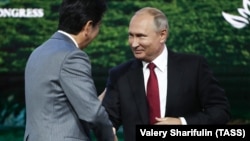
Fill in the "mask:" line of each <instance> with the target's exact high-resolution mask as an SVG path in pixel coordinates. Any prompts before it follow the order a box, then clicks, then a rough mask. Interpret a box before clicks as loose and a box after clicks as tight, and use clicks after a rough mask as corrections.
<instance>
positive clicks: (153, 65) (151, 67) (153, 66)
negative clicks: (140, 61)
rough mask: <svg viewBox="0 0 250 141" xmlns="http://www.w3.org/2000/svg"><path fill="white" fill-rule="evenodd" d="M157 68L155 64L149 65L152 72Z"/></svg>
mask: <svg viewBox="0 0 250 141" xmlns="http://www.w3.org/2000/svg"><path fill="white" fill-rule="evenodd" d="M155 67H156V65H155V64H154V63H152V62H151V63H149V64H148V68H149V69H150V70H154V68H155Z"/></svg>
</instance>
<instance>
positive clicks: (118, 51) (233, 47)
mask: <svg viewBox="0 0 250 141" xmlns="http://www.w3.org/2000/svg"><path fill="white" fill-rule="evenodd" d="M60 2H61V0H54V1H49V0H44V1H34V0H0V8H43V9H44V12H45V15H44V17H43V18H1V17H0V20H1V22H0V29H1V30H0V74H1V77H0V78H1V85H0V86H2V87H3V88H4V89H3V88H1V92H0V93H1V95H0V114H1V117H0V124H1V123H3V122H4V121H5V119H4V118H6V117H9V115H10V114H9V113H6V112H3V111H8V110H10V111H8V112H10V113H13V111H14V113H15V114H18V113H20V111H21V110H22V108H23V107H24V98H23V96H24V92H23V71H24V68H25V64H26V61H27V59H28V57H29V55H30V53H31V52H32V51H33V50H34V48H36V47H37V46H39V45H40V44H42V43H43V42H44V41H45V40H47V39H48V38H49V37H50V36H51V35H52V34H53V33H54V32H55V31H56V29H57V22H58V8H59V3H60ZM146 6H151V7H156V8H159V9H161V10H162V11H163V12H164V13H165V14H166V16H167V18H168V20H169V25H170V32H169V37H168V40H167V42H166V44H167V47H168V48H170V49H172V50H175V51H178V52H187V53H196V54H201V55H203V56H205V57H206V58H207V59H208V61H209V63H210V64H211V66H213V69H214V70H215V74H216V75H218V76H219V78H220V80H221V82H222V85H223V87H225V89H226V92H227V94H228V95H229V96H231V98H232V99H233V100H234V99H236V98H238V99H239V98H240V100H245V101H246V103H244V102H243V103H244V105H245V109H244V108H242V107H240V108H239V107H237V106H233V108H232V110H234V111H233V116H234V117H242V118H249V114H244V113H245V112H244V111H247V109H246V107H247V106H248V105H249V102H248V101H247V100H249V96H248V95H247V94H249V83H250V79H249V76H250V73H249V71H248V70H249V66H250V45H249V41H250V36H249V35H250V30H249V29H250V25H248V26H247V27H246V28H244V29H235V28H233V27H232V26H231V25H230V24H229V23H228V22H226V20H225V19H224V18H223V17H222V11H225V12H228V13H231V14H234V15H239V13H238V8H241V7H242V0H238V1H237V0H235V1H230V2H229V1H228V0H196V1H192V0H157V1H156V0H152V1H149V0H146V1H145V0H134V1H131V0H124V1H117V0H109V1H108V11H107V12H106V13H105V15H104V17H103V21H102V25H101V28H100V33H99V35H98V36H97V38H96V39H95V40H94V41H93V42H92V43H91V44H90V45H89V46H88V48H86V49H85V51H86V52H87V53H88V54H89V56H90V58H91V61H92V66H93V70H94V74H93V76H94V78H95V80H97V81H96V84H97V85H96V86H97V88H98V91H99V92H101V91H102V90H103V87H104V83H105V81H106V75H107V73H108V72H107V70H108V69H109V68H111V67H113V66H115V65H117V64H120V63H122V62H125V61H127V60H128V59H130V58H131V57H133V55H132V53H131V51H130V47H129V45H128V25H129V21H130V18H131V17H132V15H133V13H134V12H135V11H136V10H138V9H140V8H142V7H146ZM96 70H98V71H96ZM5 74H8V76H5ZM13 74H15V75H13ZM20 76H21V78H19V77H20ZM13 82H15V83H14V84H13ZM239 95H241V97H239ZM10 97H11V99H10ZM233 100H232V104H233V105H236V104H235V103H234V102H233ZM238 103H241V102H238ZM3 109H5V110H3ZM239 109H240V110H239ZM3 117H4V118H3ZM0 139H1V138H0Z"/></svg>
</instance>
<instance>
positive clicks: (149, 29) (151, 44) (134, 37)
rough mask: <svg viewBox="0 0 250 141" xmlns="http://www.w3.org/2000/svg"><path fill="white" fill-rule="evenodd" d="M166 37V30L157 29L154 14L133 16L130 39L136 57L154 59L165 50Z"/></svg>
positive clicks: (130, 25)
mask: <svg viewBox="0 0 250 141" xmlns="http://www.w3.org/2000/svg"><path fill="white" fill-rule="evenodd" d="M166 37H167V32H166V30H160V31H158V30H157V28H156V25H155V23H154V17H153V16H152V15H150V14H148V13H140V14H136V15H134V16H133V17H132V19H131V21H130V24H129V39H128V41H129V45H130V48H131V50H132V52H133V54H134V56H135V58H137V59H140V60H142V61H146V62H151V61H153V60H154V59H155V58H156V57H157V56H158V55H160V54H161V52H162V51H163V48H164V44H165V40H166Z"/></svg>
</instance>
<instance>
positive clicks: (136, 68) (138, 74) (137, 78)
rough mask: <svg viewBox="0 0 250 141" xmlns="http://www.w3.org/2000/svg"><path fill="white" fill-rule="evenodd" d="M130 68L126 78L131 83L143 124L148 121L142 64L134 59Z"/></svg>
mask: <svg viewBox="0 0 250 141" xmlns="http://www.w3.org/2000/svg"><path fill="white" fill-rule="evenodd" d="M131 67H132V69H131V71H130V72H129V73H128V79H129V82H130V84H131V89H132V92H133V94H134V99H135V102H136V107H137V108H138V111H139V115H140V116H141V119H142V121H143V123H144V124H147V123H148V122H149V118H148V114H145V113H148V110H147V99H146V93H145V88H144V87H145V86H144V77H143V71H142V64H141V62H140V61H139V60H136V61H134V63H133V65H132V66H131Z"/></svg>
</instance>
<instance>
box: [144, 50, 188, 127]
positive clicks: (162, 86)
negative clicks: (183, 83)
mask: <svg viewBox="0 0 250 141" xmlns="http://www.w3.org/2000/svg"><path fill="white" fill-rule="evenodd" d="M152 62H153V63H154V64H155V65H156V68H155V73H156V76H157V80H158V86H159V93H160V109H161V117H162V118H163V117H165V112H166V104H167V86H168V85H167V84H168V76H167V74H168V71H167V68H168V50H167V47H166V45H165V47H164V49H163V51H162V53H161V54H160V55H159V56H158V57H157V58H155V59H154V60H153V61H152ZM142 64H143V75H144V80H145V81H144V85H145V91H146V93H147V83H148V77H149V69H148V68H147V65H148V64H149V63H148V62H144V61H143V62H142ZM180 120H181V123H182V124H183V125H186V124H187V123H186V120H185V119H184V118H183V117H180Z"/></svg>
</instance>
